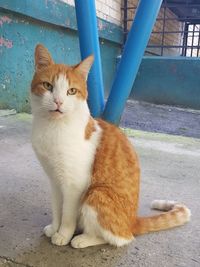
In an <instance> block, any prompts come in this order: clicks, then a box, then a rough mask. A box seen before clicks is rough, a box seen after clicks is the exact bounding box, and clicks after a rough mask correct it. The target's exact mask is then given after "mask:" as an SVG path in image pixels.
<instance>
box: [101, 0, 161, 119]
mask: <svg viewBox="0 0 200 267" xmlns="http://www.w3.org/2000/svg"><path fill="white" fill-rule="evenodd" d="M161 4H162V0H140V2H139V5H138V8H137V11H136V15H135V19H134V22H133V24H132V27H131V30H130V32H129V34H128V38H127V41H126V44H125V47H124V52H123V54H122V58H121V61H120V63H119V66H118V69H117V72H116V75H115V79H114V82H113V85H112V89H111V93H110V95H109V98H108V101H107V103H106V107H105V110H104V113H103V118H104V119H105V120H107V121H109V122H111V123H114V124H118V123H119V121H120V118H121V115H122V112H123V109H124V107H125V104H126V100H127V98H128V96H129V94H130V92H131V89H132V87H133V83H134V80H135V78H136V75H137V72H138V69H139V66H140V63H141V60H142V57H143V54H144V52H145V49H146V46H147V43H148V40H149V37H150V34H151V31H152V29H153V26H154V23H155V21H156V18H157V15H158V12H159V10H160V6H161Z"/></svg>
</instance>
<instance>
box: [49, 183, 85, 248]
mask: <svg viewBox="0 0 200 267" xmlns="http://www.w3.org/2000/svg"><path fill="white" fill-rule="evenodd" d="M80 196H81V194H80V192H78V191H77V190H76V189H74V188H67V189H66V188H63V209H62V220H61V225H60V228H59V230H58V232H56V233H55V234H54V235H53V236H52V238H51V242H52V243H53V244H55V245H58V246H63V245H67V244H68V243H69V242H70V240H71V238H72V236H73V234H74V232H75V229H76V222H77V214H78V206H79V201H80Z"/></svg>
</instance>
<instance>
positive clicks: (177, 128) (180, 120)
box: [121, 100, 200, 138]
mask: <svg viewBox="0 0 200 267" xmlns="http://www.w3.org/2000/svg"><path fill="white" fill-rule="evenodd" d="M121 125H122V126H124V127H129V128H133V129H137V130H143V131H148V132H157V133H163V132H164V133H168V134H173V135H182V136H190V137H195V138H200V110H192V109H183V108H178V107H173V106H166V105H155V104H150V103H146V102H138V101H132V100H131V101H128V102H127V104H126V108H125V110H124V113H123V115H122V120H121Z"/></svg>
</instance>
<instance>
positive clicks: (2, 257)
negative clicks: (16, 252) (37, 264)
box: [0, 256, 34, 267]
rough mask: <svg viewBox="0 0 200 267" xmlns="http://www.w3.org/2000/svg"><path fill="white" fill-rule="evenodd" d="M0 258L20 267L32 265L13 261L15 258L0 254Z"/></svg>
mask: <svg viewBox="0 0 200 267" xmlns="http://www.w3.org/2000/svg"><path fill="white" fill-rule="evenodd" d="M0 259H2V260H5V261H6V262H8V263H9V262H11V263H14V264H17V265H19V266H22V267H34V266H33V265H29V264H24V263H21V262H17V261H15V260H13V259H11V258H9V257H6V256H0ZM6 262H5V263H6Z"/></svg>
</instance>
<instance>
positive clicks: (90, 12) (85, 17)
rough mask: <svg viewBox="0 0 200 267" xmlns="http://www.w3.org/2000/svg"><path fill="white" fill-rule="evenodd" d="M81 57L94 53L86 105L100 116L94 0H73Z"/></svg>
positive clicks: (100, 80)
mask: <svg viewBox="0 0 200 267" xmlns="http://www.w3.org/2000/svg"><path fill="white" fill-rule="evenodd" d="M75 8H76V19H77V26H78V34H79V43H80V50H81V58H82V59H84V58H86V57H87V56H89V55H91V54H93V55H94V58H95V60H94V63H93V66H92V68H91V71H90V74H89V76H88V93H89V94H88V105H89V108H90V111H91V114H92V115H93V116H94V117H100V116H101V114H102V112H103V108H104V89H103V77H102V68H101V58H100V48H99V37H98V28H97V18H96V8H95V1H94V0H75Z"/></svg>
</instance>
